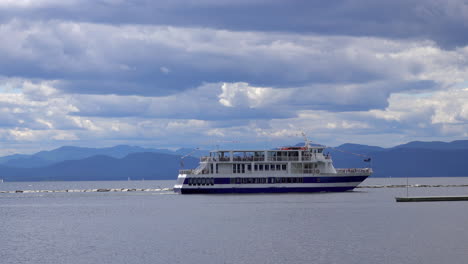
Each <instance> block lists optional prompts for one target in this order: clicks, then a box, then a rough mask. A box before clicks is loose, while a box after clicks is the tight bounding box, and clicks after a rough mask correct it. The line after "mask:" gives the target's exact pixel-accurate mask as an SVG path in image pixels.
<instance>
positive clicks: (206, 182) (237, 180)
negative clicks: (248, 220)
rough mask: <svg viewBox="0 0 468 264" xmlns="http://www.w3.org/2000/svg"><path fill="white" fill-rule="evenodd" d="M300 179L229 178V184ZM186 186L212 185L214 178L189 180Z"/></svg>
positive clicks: (295, 178) (298, 178)
mask: <svg viewBox="0 0 468 264" xmlns="http://www.w3.org/2000/svg"><path fill="white" fill-rule="evenodd" d="M303 182H304V178H302V177H268V178H261V177H255V178H247V177H246V178H231V179H230V182H229V183H230V184H262V183H303ZM188 185H189V186H192V185H198V186H200V185H214V178H189V180H188Z"/></svg>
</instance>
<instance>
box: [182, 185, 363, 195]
mask: <svg viewBox="0 0 468 264" xmlns="http://www.w3.org/2000/svg"><path fill="white" fill-rule="evenodd" d="M352 189H354V186H345V187H291V188H290V187H269V188H196V189H195V188H193V189H188V188H181V189H174V191H176V192H178V193H182V194H203V193H206V194H208V193H209V194H223V193H305V192H307V193H313V192H345V191H349V190H352Z"/></svg>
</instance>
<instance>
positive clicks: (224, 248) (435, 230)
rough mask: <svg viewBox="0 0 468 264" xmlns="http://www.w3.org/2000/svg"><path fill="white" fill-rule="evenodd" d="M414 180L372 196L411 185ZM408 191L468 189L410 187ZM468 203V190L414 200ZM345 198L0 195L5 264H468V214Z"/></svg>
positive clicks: (87, 185) (367, 193)
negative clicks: (462, 198) (457, 198)
mask: <svg viewBox="0 0 468 264" xmlns="http://www.w3.org/2000/svg"><path fill="white" fill-rule="evenodd" d="M405 183H406V179H404V178H399V179H398V178H396V179H395V178H393V179H368V180H366V182H364V183H363V185H375V184H382V185H384V184H405ZM409 183H410V184H468V178H418V179H416V178H412V179H409ZM172 184H173V181H144V182H37V183H3V184H0V190H27V189H29V190H62V189H96V188H158V187H172V186H171V185H172ZM409 193H410V195H414V196H416V195H468V188H466V187H454V188H410V189H409ZM405 195H406V189H405V188H393V189H390V188H383V189H356V191H354V192H345V193H320V194H274V195H176V194H168V193H158V192H130V193H28V194H26V193H25V194H19V193H18V194H0V263H467V261H468V202H430V203H396V202H395V200H394V197H395V196H405Z"/></svg>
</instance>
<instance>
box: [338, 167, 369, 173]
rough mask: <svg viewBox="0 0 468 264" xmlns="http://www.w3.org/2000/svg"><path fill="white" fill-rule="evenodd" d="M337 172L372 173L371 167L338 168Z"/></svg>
mask: <svg viewBox="0 0 468 264" xmlns="http://www.w3.org/2000/svg"><path fill="white" fill-rule="evenodd" d="M336 172H337V173H344V174H354V173H372V169H371V168H347V169H336Z"/></svg>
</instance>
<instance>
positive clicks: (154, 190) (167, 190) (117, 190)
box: [0, 188, 173, 193]
mask: <svg viewBox="0 0 468 264" xmlns="http://www.w3.org/2000/svg"><path fill="white" fill-rule="evenodd" d="M172 191H173V189H172V188H157V189H146V188H145V189H138V188H118V189H106V188H100V189H67V190H14V191H0V193H91V192H172Z"/></svg>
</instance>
